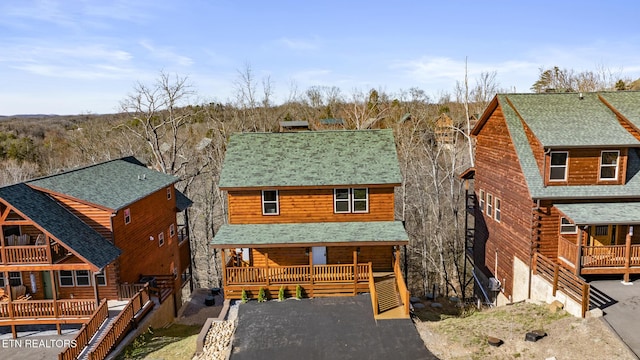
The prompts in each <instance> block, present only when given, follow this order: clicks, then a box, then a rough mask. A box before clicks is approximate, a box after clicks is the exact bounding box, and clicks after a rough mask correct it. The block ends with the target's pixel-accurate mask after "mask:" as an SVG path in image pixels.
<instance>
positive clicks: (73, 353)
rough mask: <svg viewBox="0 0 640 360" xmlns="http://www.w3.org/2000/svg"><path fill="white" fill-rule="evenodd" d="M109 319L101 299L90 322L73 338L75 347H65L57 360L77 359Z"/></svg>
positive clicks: (103, 301)
mask: <svg viewBox="0 0 640 360" xmlns="http://www.w3.org/2000/svg"><path fill="white" fill-rule="evenodd" d="M108 317H109V307H108V305H107V299H103V300H102V302H101V303H100V306H99V307H98V310H96V312H95V313H94V314H93V316H92V317H91V320H89V321H88V322H87V323H86V324H84V325H82V328H81V329H80V331H79V332H78V334H77V335H76V337H75V338H74V340H75V341H76V346H74V347H67V348H66V349H64V351H62V352H61V353H60V354H58V360H74V359H77V358H78V355H80V353H81V352H82V350H83V349H84V348H85V346H87V344H89V341H90V340H91V338H92V337H93V336H94V335H95V334H96V333H97V332H98V330H99V329H100V326H102V323H104V321H105V320H107V318H108Z"/></svg>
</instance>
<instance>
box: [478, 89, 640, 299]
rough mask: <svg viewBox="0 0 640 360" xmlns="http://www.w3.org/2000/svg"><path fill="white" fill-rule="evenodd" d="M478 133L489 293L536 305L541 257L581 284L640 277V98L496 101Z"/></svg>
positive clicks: (603, 95) (553, 96)
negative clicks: (535, 281) (586, 279)
mask: <svg viewBox="0 0 640 360" xmlns="http://www.w3.org/2000/svg"><path fill="white" fill-rule="evenodd" d="M472 135H473V136H474V137H475V139H476V161H475V169H474V174H473V176H474V192H475V194H474V196H475V223H474V233H475V234H474V241H473V248H472V249H471V250H472V253H473V262H474V266H475V269H474V271H475V274H476V275H477V276H478V277H481V278H483V279H484V281H479V284H480V283H483V284H484V285H485V286H483V287H484V291H485V294H487V293H493V295H494V296H495V298H496V299H497V300H496V301H497V302H498V303H505V302H513V301H520V300H524V299H527V298H531V296H532V291H534V292H535V289H532V285H531V284H532V281H531V277H532V276H533V275H535V273H536V266H537V265H536V260H537V259H547V260H549V261H550V262H551V263H552V264H554V265H553V266H555V270H554V271H555V273H556V274H558V273H560V274H562V273H566V274H570V275H571V276H573V277H575V279H578V280H581V279H583V278H584V277H588V276H597V275H604V274H608V275H611V274H619V275H621V276H623V277H624V280H625V281H629V277H630V275H631V274H638V273H640V231H638V230H639V229H637V227H638V225H640V92H635V91H629V92H598V93H544V94H498V95H497V96H496V97H495V98H494V99H493V100H492V102H491V103H490V104H489V106H488V107H487V109H486V110H485V112H484V113H483V115H482V117H481V118H480V119H479V121H478V123H477V124H476V126H475V127H474V129H473V131H472ZM634 227H635V228H636V231H635V232H634ZM567 276H568V275H567ZM552 277H553V276H552ZM555 278H556V279H555V280H554V281H557V276H556V277H555ZM489 284H491V286H488V285H489ZM556 286H557V284H555V285H554V291H553V292H554V295H555V292H556ZM493 290H495V291H493ZM587 304H588V301H587Z"/></svg>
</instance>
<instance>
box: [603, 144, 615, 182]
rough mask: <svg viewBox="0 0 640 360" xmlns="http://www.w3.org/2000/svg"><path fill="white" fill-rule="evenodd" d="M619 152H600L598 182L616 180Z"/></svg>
mask: <svg viewBox="0 0 640 360" xmlns="http://www.w3.org/2000/svg"><path fill="white" fill-rule="evenodd" d="M619 158H620V151H618V150H604V151H601V152H600V180H617V179H618V159H619Z"/></svg>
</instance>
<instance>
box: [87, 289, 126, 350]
mask: <svg viewBox="0 0 640 360" xmlns="http://www.w3.org/2000/svg"><path fill="white" fill-rule="evenodd" d="M126 304H127V302H126V301H112V300H109V317H108V318H107V320H105V321H104V322H103V323H102V325H101V326H100V329H99V330H98V332H97V333H96V334H95V335H94V336H93V337H92V338H91V341H90V342H89V344H87V346H86V347H85V348H84V350H82V352H81V353H80V356H78V360H87V359H88V358H89V357H88V355H89V353H90V352H91V351H93V350H95V348H96V347H97V346H98V344H100V342H101V340H102V338H103V337H104V336H105V335H106V334H107V331H108V330H109V328H110V327H111V324H112V323H113V322H114V321H115V320H116V318H117V317H118V314H120V311H122V309H123V308H124V306H125V305H126Z"/></svg>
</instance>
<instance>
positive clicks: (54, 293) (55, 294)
mask: <svg viewBox="0 0 640 360" xmlns="http://www.w3.org/2000/svg"><path fill="white" fill-rule="evenodd" d="M53 273H54V272H53V270H49V277H51V295H52V296H53V317H54V318H56V319H57V318H58V286H57V284H56V277H55V275H54V274H53ZM56 330H58V335H60V334H61V333H62V329H61V328H60V322H56Z"/></svg>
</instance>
